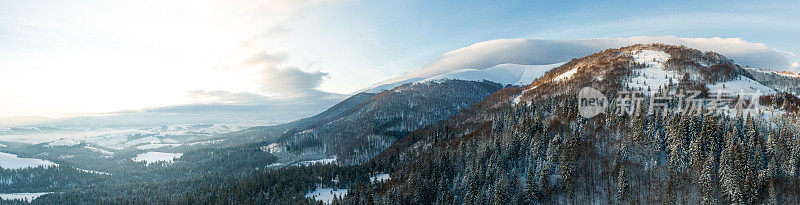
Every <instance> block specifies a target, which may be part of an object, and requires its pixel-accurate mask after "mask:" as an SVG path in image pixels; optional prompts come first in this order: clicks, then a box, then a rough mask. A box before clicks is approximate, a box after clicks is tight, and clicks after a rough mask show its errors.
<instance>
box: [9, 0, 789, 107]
mask: <svg viewBox="0 0 800 205" xmlns="http://www.w3.org/2000/svg"><path fill="white" fill-rule="evenodd" d="M798 20H800V1H770V2H764V1H705V2H697V1H604V2H600V1H422V0H419V1H397V0H375V1H366V0H343V1H339V0H324V1H313V0H311V1H296V0H287V1H282V0H271V1H250V0H236V1H223V0H196V1H167V0H163V1H161V0H145V1H114V0H111V1H99V0H80V1H68V2H67V1H56V0H0V96H3V98H4V100H3V101H0V117H4V116H28V115H39V116H48V117H63V116H72V115H81V114H86V113H104V112H115V111H120V110H137V109H142V108H147V107H161V106H173V105H187V104H198V103H200V104H209V103H211V104H214V103H228V104H231V103H232V104H236V103H250V104H252V102H253V101H258V102H262V101H265V100H263V99H262V100H253V98H259V97H263V98H276V99H292V100H298V99H299V100H319V99H331V98H341V97H342V95H336V94H335V93H338V94H349V93H352V92H355V91H357V90H359V89H362V88H365V87H367V86H370V85H372V84H374V83H377V82H380V81H382V80H385V79H387V78H392V77H395V76H397V75H400V74H402V73H404V72H406V71H408V70H410V69H414V68H418V67H420V66H424V65H426V64H428V63H430V62H431V61H433V60H435V59H436V58H437V57H438V56H440V55H441V54H443V53H446V52H449V51H452V50H455V49H459V48H462V47H466V46H469V45H472V44H475V43H479V42H483V41H487V40H492V39H502V38H534V39H587V38H619V37H630V36H666V35H672V36H677V37H683V38H710V37H723V38H741V39H743V40H745V41H748V42H754V43H763V44H765V45H766V46H769V47H772V48H775V49H778V50H782V51H787V52H792V53H800V41H798V40H797V39H798V38H797V36H800V23H798ZM792 59H793V61H792V62H797V61H798V60H797V57H796V56H795V57H792ZM787 67H788V66H787Z"/></svg>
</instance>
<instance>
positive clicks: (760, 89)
mask: <svg viewBox="0 0 800 205" xmlns="http://www.w3.org/2000/svg"><path fill="white" fill-rule="evenodd" d="M707 87H708V91H709V92H712V93H714V92H716V93H719V92H720V91H722V92H724V93H728V94H731V95H737V94H739V93H743V94H745V95H748V94H751V95H752V94H755V93H761V95H770V94H775V93H777V92H775V90H773V89H772V88H769V87H767V86H765V85H763V84H761V83H759V82H756V81H755V80H753V79H750V78H747V77H744V76H739V77H737V78H736V79H735V80H730V81H725V82H717V83H714V84H710V85H707Z"/></svg>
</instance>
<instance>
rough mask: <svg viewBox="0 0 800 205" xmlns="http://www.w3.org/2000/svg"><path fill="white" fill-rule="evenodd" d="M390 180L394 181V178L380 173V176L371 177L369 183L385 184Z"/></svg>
mask: <svg viewBox="0 0 800 205" xmlns="http://www.w3.org/2000/svg"><path fill="white" fill-rule="evenodd" d="M389 179H392V177H391V176H389V174H386V173H380V174H378V175H375V176H372V177H370V178H369V181H370V182H371V183H376V182H385V181H388V180H389Z"/></svg>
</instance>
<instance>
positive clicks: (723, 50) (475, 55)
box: [378, 36, 791, 84]
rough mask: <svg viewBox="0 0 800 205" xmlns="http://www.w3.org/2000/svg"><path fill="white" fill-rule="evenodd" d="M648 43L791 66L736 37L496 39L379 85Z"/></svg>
mask: <svg viewBox="0 0 800 205" xmlns="http://www.w3.org/2000/svg"><path fill="white" fill-rule="evenodd" d="M651 43H666V44H670V45H684V46H687V47H691V48H695V49H699V50H701V51H712V52H716V53H720V54H723V55H726V56H727V57H730V58H731V59H733V60H736V61H737V62H739V63H740V64H742V65H750V66H759V67H773V68H774V67H784V68H788V67H790V64H791V61H790V59H791V56H790V54H789V53H788V52H785V51H780V50H777V49H774V48H770V47H767V46H765V45H764V44H760V43H752V42H747V41H744V40H742V39H738V38H678V37H675V36H637V37H629V38H604V39H576V40H542V39H497V40H490V41H484V42H479V43H476V44H473V45H470V46H467V47H464V48H460V49H457V50H453V51H450V52H447V53H445V54H443V55H441V56H439V57H438V58H436V59H434V60H433V61H432V62H430V63H428V64H426V65H424V66H422V67H420V68H418V69H414V70H411V71H409V72H407V73H404V74H402V75H400V76H397V77H395V78H392V79H388V80H385V81H383V82H381V83H378V84H388V83H395V82H400V81H404V80H408V79H412V78H422V79H427V78H430V77H434V76H437V75H442V74H446V73H448V72H451V71H455V70H461V69H486V68H489V67H492V66H495V65H500V64H505V63H511V64H520V65H545V64H552V63H558V62H565V61H569V60H570V59H573V58H580V57H583V56H586V55H590V54H592V53H595V52H599V51H602V50H605V49H611V48H619V47H624V46H631V45H635V44H651ZM401 84H405V83H401Z"/></svg>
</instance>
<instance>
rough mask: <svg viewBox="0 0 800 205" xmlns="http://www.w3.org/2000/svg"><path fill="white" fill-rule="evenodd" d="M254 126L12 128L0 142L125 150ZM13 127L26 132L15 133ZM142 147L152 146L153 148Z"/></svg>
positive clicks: (236, 124)
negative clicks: (89, 145) (178, 137)
mask: <svg viewBox="0 0 800 205" xmlns="http://www.w3.org/2000/svg"><path fill="white" fill-rule="evenodd" d="M258 125H263V124H258V123H231V124H214V123H195V124H172V125H163V126H155V127H144V128H59V129H38V128H36V127H32V128H28V129H23V128H15V129H4V131H3V132H0V141H8V142H20V143H27V144H41V143H44V146H46V147H58V146H75V145H78V144H80V143H82V142H85V143H89V144H96V145H100V146H102V147H107V148H112V149H125V148H128V147H136V146H142V145H145V144H177V143H178V141H176V140H174V139H171V138H168V137H170V136H212V135H216V134H224V133H230V132H235V131H239V130H243V129H247V128H250V127H253V126H258ZM14 130H30V131H25V132H22V131H19V132H16V131H14ZM48 130H50V131H48ZM53 130H55V131H53ZM153 146H156V145H153ZM165 146H168V145H165ZM144 148H145V149H152V148H153V147H144Z"/></svg>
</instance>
